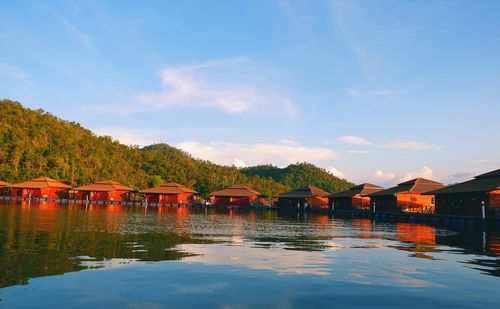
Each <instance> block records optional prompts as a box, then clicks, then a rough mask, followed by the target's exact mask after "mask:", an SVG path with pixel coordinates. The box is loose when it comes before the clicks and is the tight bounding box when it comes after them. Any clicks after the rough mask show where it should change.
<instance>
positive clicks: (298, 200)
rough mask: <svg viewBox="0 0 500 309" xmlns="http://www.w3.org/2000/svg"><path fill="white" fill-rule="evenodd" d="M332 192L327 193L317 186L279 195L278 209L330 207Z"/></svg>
mask: <svg viewBox="0 0 500 309" xmlns="http://www.w3.org/2000/svg"><path fill="white" fill-rule="evenodd" d="M329 195H330V192H326V191H324V190H322V189H320V188H318V187H315V186H305V187H302V188H299V189H295V190H293V191H290V192H286V193H283V194H280V195H278V208H281V209H297V208H301V207H304V206H306V205H307V206H312V207H317V208H325V207H328V196H329Z"/></svg>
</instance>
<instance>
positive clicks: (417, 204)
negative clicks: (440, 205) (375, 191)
mask: <svg viewBox="0 0 500 309" xmlns="http://www.w3.org/2000/svg"><path fill="white" fill-rule="evenodd" d="M396 196H397V202H398V207H399V208H400V209H402V210H404V211H405V212H425V213H434V204H435V197H434V195H422V194H420V193H414V192H411V193H401V194H397V195H396Z"/></svg>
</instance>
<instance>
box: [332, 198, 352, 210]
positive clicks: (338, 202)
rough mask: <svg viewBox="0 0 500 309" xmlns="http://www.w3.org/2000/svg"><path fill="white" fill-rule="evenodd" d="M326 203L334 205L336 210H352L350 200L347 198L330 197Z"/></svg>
mask: <svg viewBox="0 0 500 309" xmlns="http://www.w3.org/2000/svg"><path fill="white" fill-rule="evenodd" d="M328 203H329V204H330V205H332V203H335V209H336V210H352V208H353V207H352V203H351V198H349V197H330V198H329V199H328Z"/></svg>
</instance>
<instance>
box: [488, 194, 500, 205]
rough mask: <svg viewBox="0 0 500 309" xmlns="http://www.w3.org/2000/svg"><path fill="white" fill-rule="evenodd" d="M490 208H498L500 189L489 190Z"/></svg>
mask: <svg viewBox="0 0 500 309" xmlns="http://www.w3.org/2000/svg"><path fill="white" fill-rule="evenodd" d="M490 208H500V190H495V191H491V192H490Z"/></svg>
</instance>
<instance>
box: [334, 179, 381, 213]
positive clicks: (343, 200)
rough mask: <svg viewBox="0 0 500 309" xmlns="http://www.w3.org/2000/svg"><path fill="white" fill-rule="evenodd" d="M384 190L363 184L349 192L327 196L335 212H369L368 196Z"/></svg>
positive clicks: (369, 184)
mask: <svg viewBox="0 0 500 309" xmlns="http://www.w3.org/2000/svg"><path fill="white" fill-rule="evenodd" d="M382 190H384V188H382V187H379V186H376V185H373V184H371V183H363V184H360V185H357V186H354V187H351V188H350V189H349V190H346V191H342V192H338V193H333V194H330V195H328V202H329V204H330V206H331V207H332V208H334V209H336V210H353V209H357V210H370V197H369V196H368V194H372V193H375V192H379V191H382Z"/></svg>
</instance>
